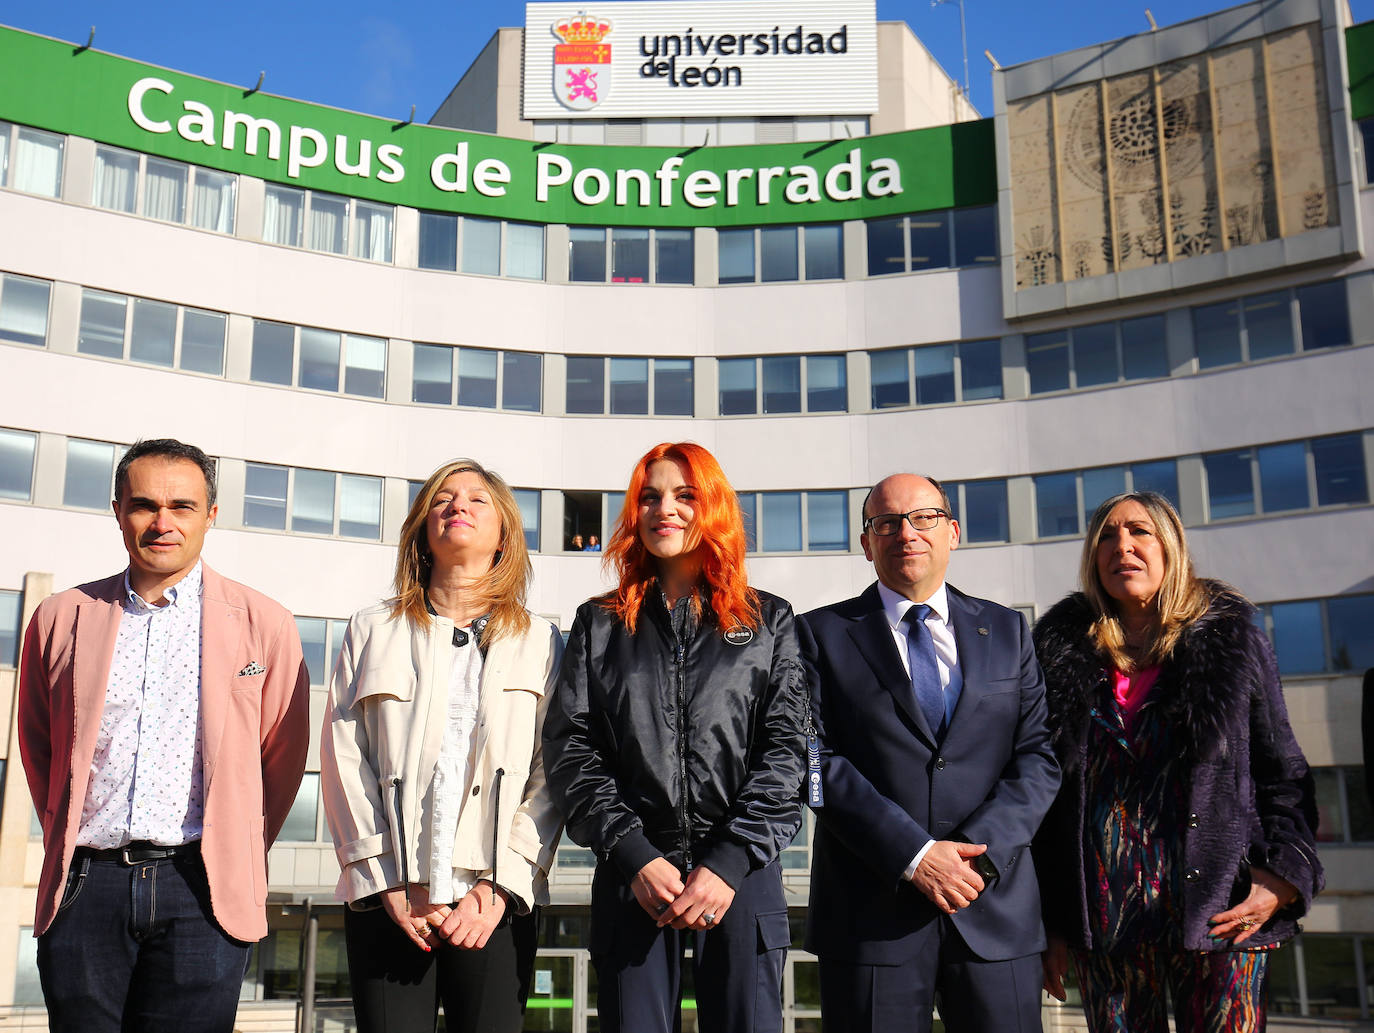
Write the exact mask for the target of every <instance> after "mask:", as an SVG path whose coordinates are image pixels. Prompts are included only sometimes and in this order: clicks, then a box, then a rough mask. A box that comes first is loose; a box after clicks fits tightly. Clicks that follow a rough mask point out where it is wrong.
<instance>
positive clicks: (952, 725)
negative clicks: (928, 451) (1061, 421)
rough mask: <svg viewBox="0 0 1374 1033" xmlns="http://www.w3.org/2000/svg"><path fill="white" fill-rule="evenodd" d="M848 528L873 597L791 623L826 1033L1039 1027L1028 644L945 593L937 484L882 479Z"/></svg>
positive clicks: (1037, 789) (812, 927)
mask: <svg viewBox="0 0 1374 1033" xmlns="http://www.w3.org/2000/svg"><path fill="white" fill-rule="evenodd" d="M863 514H864V530H863V535H862V537H861V538H860V541H861V542H862V544H863V548H864V555H865V556H866V557H867V558H868V559H869V560H870V561H871V562H872V563H873V567H874V570H875V571H876V573H877V575H878V583H877V584H875V585H871V586H869V588H868V589H866V590H865V591H864V593H863V594H862V595H860V596H859V597H858V598H856V599H848V600H845V601H844V602H841V603H835V604H834V605H832V606H825V607H822V608H820V609H818V610H813V611H812V612H811V613H808V614H806V616H805V618H804V620H803V622H802V625H803V627H802V629H801V632H802V651H803V656H804V658H805V660H806V662H807V667H808V676H809V677H810V679H811V688H812V699H813V708H812V710H813V719H814V724H815V731H816V734H817V737H818V739H819V755H818V760H816V761H813V764H812V770H811V771H810V772H809V773H808V783H809V784H810V792H811V794H812V796H811V803H812V806H813V808H814V809H815V811H816V816H817V819H818V820H817V826H816V836H815V842H814V844H813V847H812V858H813V863H812V869H811V904H810V909H809V912H808V914H807V929H806V947H807V949H808V950H810V951H812V952H814V953H815V954H817V955H818V956H819V957H820V975H821V1009H822V1014H823V1024H824V1026H825V1030H826V1033H888V1031H897V1030H900V1031H902V1033H907V1031H913V1030H914V1031H918V1033H925V1031H928V1030H929V1029H930V1026H931V1010H932V1007H933V1006H934V1005H936V1004H938V1005H939V1010H940V1017H941V1018H942V1020H943V1021H944V1023H945V1028H946V1029H947V1030H950V1031H951V1033H971V1031H997V1033H1002V1031H1013V1030H1016V1031H1025V1030H1034V1031H1037V1033H1038V1031H1039V1030H1040V1028H1041V1026H1040V986H1041V978H1042V977H1041V968H1040V952H1041V950H1043V949H1044V947H1045V934H1044V928H1043V926H1042V925H1041V921H1040V895H1039V891H1038V888H1037V886H1036V878H1035V868H1034V865H1033V863H1032V861H1031V854H1030V842H1031V837H1032V835H1034V833H1035V830H1036V829H1037V828H1038V827H1039V825H1040V820H1041V818H1043V817H1044V815H1045V812H1046V811H1047V810H1048V809H1049V806H1050V802H1051V801H1052V800H1053V799H1054V795H1055V792H1056V790H1057V789H1058V788H1059V767H1058V765H1057V764H1056V763H1055V759H1054V754H1053V752H1052V750H1051V748H1050V738H1049V733H1048V731H1047V729H1046V727H1045V713H1046V711H1045V683H1044V679H1043V678H1042V677H1041V674H1040V667H1039V665H1038V664H1037V663H1036V660H1035V653H1034V651H1033V650H1032V648H1031V637H1030V630H1029V629H1028V628H1027V627H1026V622H1025V620H1024V619H1023V618H1022V617H1021V615H1020V614H1018V613H1017V612H1016V611H1014V610H1010V609H1007V608H1006V607H1004V606H998V605H997V604H996V603H991V602H988V601H986V600H983V599H974V598H971V597H970V596H966V595H964V594H963V593H962V592H960V591H958V590H957V589H954V588H952V587H950V586H948V585H946V584H945V571H946V568H947V567H948V566H949V554H950V552H952V551H953V550H954V549H955V548H956V547H957V546H958V544H959V525H958V522H957V521H955V520H954V519H953V517H952V516H951V515H950V506H949V499H948V497H947V496H946V495H945V492H944V489H943V488H941V487H940V484H939V482H938V481H935V480H933V479H931V478H928V477H918V476H916V475H914V474H896V475H894V476H892V477H888V478H886V479H885V480H883V481H880V482H879V483H878V484H877V485H876V486H875V487H874V488H873V490H872V491H871V492H869V496H868V498H867V499H866V500H865V502H864V509H863ZM817 775H819V779H817V777H816V776H817ZM817 781H819V792H820V795H821V796H822V797H823V799H817V796H816V786H815V783H816V782H817Z"/></svg>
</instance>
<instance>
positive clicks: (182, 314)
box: [172, 205, 190, 369]
mask: <svg viewBox="0 0 1374 1033" xmlns="http://www.w3.org/2000/svg"><path fill="white" fill-rule="evenodd" d="M187 207H190V206H189V205H188V206H187ZM185 324H186V306H184V305H178V306H177V317H176V322H175V324H173V327H172V368H173V369H181V335H182V334H183V333H184V332H185Z"/></svg>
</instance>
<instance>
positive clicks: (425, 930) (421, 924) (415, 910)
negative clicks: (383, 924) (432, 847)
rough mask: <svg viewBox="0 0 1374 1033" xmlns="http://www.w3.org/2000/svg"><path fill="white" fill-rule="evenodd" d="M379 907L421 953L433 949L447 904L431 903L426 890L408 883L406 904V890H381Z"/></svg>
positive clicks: (415, 883)
mask: <svg viewBox="0 0 1374 1033" xmlns="http://www.w3.org/2000/svg"><path fill="white" fill-rule="evenodd" d="M381 897H382V904H383V906H385V907H386V913H387V915H388V916H389V917H390V918H391V920H392V921H393V922H395V923H396V925H397V926H398V927H399V928H400V930H401V932H403V933H405V934H406V936H407V937H408V938H409V939H410V942H411V943H413V944H415V946H417V947H419V948H420V949H421V950H422V951H429V950H432V949H433V945H434V930H435V927H436V926H439V925H442V924H443V922H444V921H445V920H446V919H447V918H448V916H449V907H448V905H447V904H431V903H430V902H429V887H428V886H424V885H421V884H420V883H418V882H412V883H411V884H410V903H409V904H407V903H406V891H405V890H404V889H402V888H401V887H400V886H397V887H395V888H394V889H389V890H383V891H382V893H381Z"/></svg>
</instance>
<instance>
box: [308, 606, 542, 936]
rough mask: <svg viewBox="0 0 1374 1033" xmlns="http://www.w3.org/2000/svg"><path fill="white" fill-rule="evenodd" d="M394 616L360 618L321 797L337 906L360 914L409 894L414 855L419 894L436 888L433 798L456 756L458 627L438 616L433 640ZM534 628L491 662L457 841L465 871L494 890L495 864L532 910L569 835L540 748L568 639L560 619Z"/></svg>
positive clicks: (332, 726)
mask: <svg viewBox="0 0 1374 1033" xmlns="http://www.w3.org/2000/svg"><path fill="white" fill-rule="evenodd" d="M389 614H390V604H389V603H387V602H381V603H377V604H376V605H374V606H369V607H367V608H366V609H363V610H359V611H358V612H357V613H356V614H354V615H353V619H352V620H351V621H350V622H349V625H348V634H347V635H346V636H345V637H344V643H343V649H342V651H341V653H340V655H339V662H338V664H337V665H336V666H335V668H334V676H333V679H332V682H331V685H330V691H329V704H328V707H327V709H326V711H325V724H324V731H323V738H322V741H321V753H320V768H321V770H320V775H321V778H320V781H321V795H322V796H323V799H324V809H325V815H326V817H327V818H328V819H329V830H330V832H331V833H332V834H333V837H334V849H335V853H336V854H337V855H338V858H339V867H340V868H341V869H342V873H341V874H340V876H339V885H338V894H339V896H340V897H341V898H343V899H344V900H347V901H348V902H349V903H350V904H352V903H356V902H357V901H358V900H359V899H360V898H362V897H366V896H368V895H369V894H373V893H377V892H379V891H380V890H384V889H389V888H393V887H397V886H400V885H401V884H402V881H403V879H402V864H401V862H400V860H399V858H400V857H401V856H402V853H404V857H405V870H406V874H407V875H408V877H409V879H410V881H411V882H427V881H428V878H429V873H428V871H427V870H425V868H424V866H423V864H422V861H421V859H422V858H428V857H430V856H431V851H430V836H431V835H432V832H433V829H432V828H431V827H430V818H431V816H430V815H429V814H422V813H421V800H422V799H423V798H424V796H425V793H426V791H427V789H428V788H429V784H430V782H431V780H432V779H433V777H434V769H435V765H436V764H437V762H438V758H439V748H440V746H441V745H442V744H443V738H444V728H445V721H446V718H445V714H446V707H447V701H448V683H449V673H450V668H451V664H452V661H453V652H452V646H451V643H452V640H453V621H451V620H449V619H447V618H444V617H433V618H432V619H431V623H430V627H429V628H428V629H420V628H417V627H415V626H414V625H413V624H412V623H411V622H410V621H409V620H406V619H404V618H402V619H399V620H391V619H390V618H389ZM530 621H531V623H530V628H529V630H528V631H527V632H526V633H525V634H524V635H520V636H505V637H503V638H501V639H498V640H497V641H495V642H493V643H492V644H491V647H490V648H489V649H488V650H487V654H486V657H485V659H484V660H483V663H482V676H481V685H480V688H479V696H478V704H477V736H476V741H475V743H474V747H473V748H474V750H475V751H476V752H475V758H474V764H473V782H472V786H471V788H470V789H469V790H468V791H467V792H466V793H465V794H464V796H463V803H462V808H461V810H460V811H459V814H458V831H457V834H456V836H455V838H454V843H453V864H454V866H455V867H457V868H467V869H470V870H472V871H475V872H478V873H479V875H480V877H481V878H491V877H492V869H493V860H494V861H495V865H494V867H495V868H496V881H497V882H498V883H499V884H500V885H501V886H502V887H503V888H504V889H505V890H506V891H507V892H509V893H511V894H512V895H514V896H515V897H516V898H517V899H518V901H519V910H520V911H522V912H524V911H528V910H529V908H530V907H532V906H533V905H536V904H547V903H548V897H549V890H548V873H549V868H550V867H551V866H552V864H553V854H554V850H555V849H556V848H557V845H558V837H559V834H560V832H561V830H562V826H563V819H562V817H561V816H560V815H559V814H558V812H557V811H556V810H555V808H554V805H553V800H552V798H551V797H550V796H549V790H548V787H547V785H546V784H545V781H544V760H543V747H542V743H541V740H540V731H541V729H542V727H543V724H544V713H545V711H546V710H547V709H548V703H549V695H550V693H551V692H552V690H553V685H554V679H555V678H556V677H557V675H558V663H559V658H560V656H561V654H562V652H563V639H562V636H561V635H559V633H558V629H557V628H555V627H554V626H553V625H551V624H550V623H549V622H548V621H546V620H543V619H542V618H540V617H535V616H533V615H531V618H530ZM498 786H499V789H497V787H498ZM494 790H495V791H494ZM498 795H499V800H498ZM498 803H499V821H500V827H499V828H497V827H496V822H497V820H498V807H497V805H498ZM398 806H399V814H398V810H397V808H398ZM398 818H399V820H398ZM493 839H494V840H495V850H496V853H495V855H493V852H492V851H493Z"/></svg>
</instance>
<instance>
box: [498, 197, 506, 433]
mask: <svg viewBox="0 0 1374 1033" xmlns="http://www.w3.org/2000/svg"><path fill="white" fill-rule="evenodd" d="M505 231H506V224H505V223H504V222H502V223H501V261H502V262H503V263H504V262H505V260H506V238H505ZM504 268H505V267H504V265H503V266H502V269H503V270H504ZM503 275H504V273H503ZM505 398H506V353H505V352H504V351H498V352H497V353H496V409H497V410H498V411H499V410H500V409H501V403H502V402H503V401H505Z"/></svg>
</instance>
